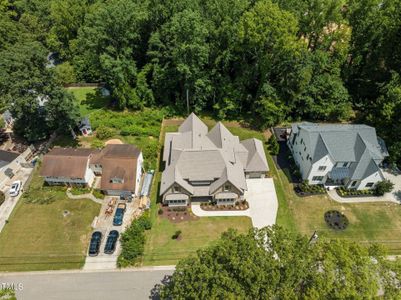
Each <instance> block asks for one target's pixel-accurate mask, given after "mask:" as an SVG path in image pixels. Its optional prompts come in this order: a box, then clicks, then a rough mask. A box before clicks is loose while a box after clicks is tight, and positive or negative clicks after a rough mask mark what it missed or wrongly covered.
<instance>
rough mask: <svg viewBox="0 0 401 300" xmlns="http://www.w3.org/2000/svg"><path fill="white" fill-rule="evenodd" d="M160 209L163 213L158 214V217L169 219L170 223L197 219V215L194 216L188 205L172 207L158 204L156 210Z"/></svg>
mask: <svg viewBox="0 0 401 300" xmlns="http://www.w3.org/2000/svg"><path fill="white" fill-rule="evenodd" d="M160 209H162V210H163V213H162V214H160V213H159V212H158V213H159V217H160V218H164V219H167V220H169V221H170V222H172V223H180V222H185V221H196V220H199V217H197V216H195V215H194V214H193V213H192V211H191V208H190V207H188V206H187V207H183V210H182V208H181V207H180V208H178V207H176V208H172V207H168V206H159V208H158V210H160Z"/></svg>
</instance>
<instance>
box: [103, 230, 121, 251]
mask: <svg viewBox="0 0 401 300" xmlns="http://www.w3.org/2000/svg"><path fill="white" fill-rule="evenodd" d="M118 236H119V233H118V231H117V230H112V231H110V233H109V236H108V237H107V241H106V246H104V253H106V254H112V253H113V252H114V250H116V244H117V240H118Z"/></svg>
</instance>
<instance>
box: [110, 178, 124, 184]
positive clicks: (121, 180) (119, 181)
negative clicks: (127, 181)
mask: <svg viewBox="0 0 401 300" xmlns="http://www.w3.org/2000/svg"><path fill="white" fill-rule="evenodd" d="M110 182H111V183H124V179H123V178H117V177H114V178H111V179H110Z"/></svg>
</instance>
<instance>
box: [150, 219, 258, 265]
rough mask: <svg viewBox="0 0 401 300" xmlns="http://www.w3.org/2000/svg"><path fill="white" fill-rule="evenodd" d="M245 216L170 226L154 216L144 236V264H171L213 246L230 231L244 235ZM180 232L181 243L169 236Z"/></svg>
mask: <svg viewBox="0 0 401 300" xmlns="http://www.w3.org/2000/svg"><path fill="white" fill-rule="evenodd" d="M251 226H252V224H251V219H250V218H248V217H202V218H199V219H198V220H194V221H186V222H181V223H177V224H174V223H171V222H170V221H168V220H166V219H162V218H160V217H157V218H156V219H155V220H154V221H153V227H152V230H151V231H150V232H148V234H147V237H146V238H147V240H146V247H145V255H144V257H143V264H144V265H173V264H176V263H177V262H178V260H180V259H182V258H185V257H187V256H189V255H193V254H194V253H195V252H196V250H198V249H200V248H204V247H206V246H209V245H212V244H213V243H214V242H215V241H216V240H217V239H218V238H219V237H220V236H221V234H222V233H223V232H225V231H227V229H229V228H233V229H236V230H238V231H239V232H246V231H248V230H249V229H250V228H251ZM177 230H181V231H182V233H181V240H179V241H178V240H174V239H172V238H171V237H172V235H173V234H174V233H175V232H176V231H177Z"/></svg>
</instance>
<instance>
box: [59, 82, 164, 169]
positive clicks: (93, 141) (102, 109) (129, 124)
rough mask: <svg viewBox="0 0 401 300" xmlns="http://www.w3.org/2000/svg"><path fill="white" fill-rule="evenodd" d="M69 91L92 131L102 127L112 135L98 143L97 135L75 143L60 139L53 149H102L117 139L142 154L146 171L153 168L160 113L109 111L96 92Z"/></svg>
mask: <svg viewBox="0 0 401 300" xmlns="http://www.w3.org/2000/svg"><path fill="white" fill-rule="evenodd" d="M68 90H69V91H70V92H71V93H72V94H73V95H74V96H75V98H76V101H77V104H78V105H79V110H80V113H81V116H82V117H84V116H88V117H89V120H90V122H91V126H92V129H93V130H96V129H97V128H98V127H99V126H102V127H106V128H108V129H110V130H111V131H112V132H113V134H112V135H111V136H110V137H108V138H106V139H104V140H100V139H98V138H97V137H96V135H92V136H87V137H82V136H80V137H79V138H78V140H73V139H72V137H71V136H60V137H57V139H56V140H55V142H54V145H55V146H61V147H67V146H68V147H78V146H79V147H92V148H101V147H103V146H104V142H105V141H106V140H108V139H120V140H121V141H123V142H124V143H127V144H133V145H135V146H137V147H138V148H140V149H141V150H142V152H143V155H144V160H145V168H147V169H155V168H156V162H157V149H158V138H159V135H160V127H161V122H162V120H163V116H164V112H163V110H159V109H154V108H152V109H149V108H147V109H144V110H142V111H129V110H124V111H119V110H113V109H112V108H111V107H110V101H111V100H110V97H103V96H102V95H101V94H100V92H99V89H98V88H93V87H79V88H68Z"/></svg>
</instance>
